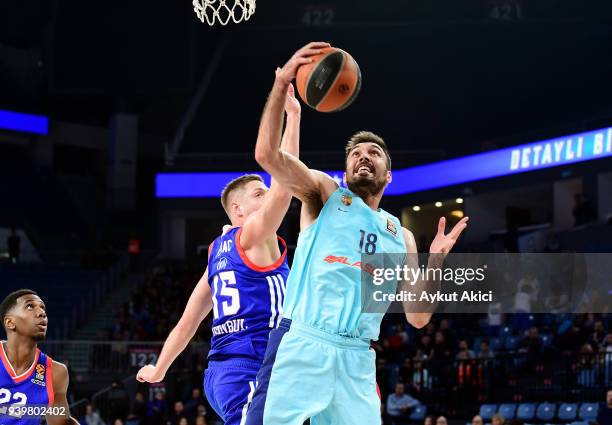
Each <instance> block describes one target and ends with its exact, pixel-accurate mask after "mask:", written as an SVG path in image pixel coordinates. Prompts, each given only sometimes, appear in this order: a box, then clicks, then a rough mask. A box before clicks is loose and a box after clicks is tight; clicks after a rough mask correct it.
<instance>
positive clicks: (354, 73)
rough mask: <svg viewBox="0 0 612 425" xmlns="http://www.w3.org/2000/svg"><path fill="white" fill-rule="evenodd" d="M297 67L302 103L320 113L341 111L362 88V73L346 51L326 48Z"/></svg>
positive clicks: (297, 81) (298, 87)
mask: <svg viewBox="0 0 612 425" xmlns="http://www.w3.org/2000/svg"><path fill="white" fill-rule="evenodd" d="M311 58H312V59H313V61H312V62H311V63H309V64H306V65H302V66H300V67H299V68H298V71H297V76H296V85H297V90H298V93H299V94H300V97H301V98H302V100H303V101H304V102H305V103H306V104H307V105H308V106H310V107H311V108H314V109H316V110H317V111H319V112H336V111H341V110H343V109H344V108H346V107H347V106H349V105H350V104H351V103H353V101H354V100H355V98H356V97H357V95H358V94H359V90H360V89H361V71H360V70H359V65H357V62H355V59H353V57H352V56H351V55H349V54H348V53H347V52H345V51H344V50H341V49H337V48H335V47H327V48H325V49H323V50H322V52H321V53H320V54H318V55H315V56H311Z"/></svg>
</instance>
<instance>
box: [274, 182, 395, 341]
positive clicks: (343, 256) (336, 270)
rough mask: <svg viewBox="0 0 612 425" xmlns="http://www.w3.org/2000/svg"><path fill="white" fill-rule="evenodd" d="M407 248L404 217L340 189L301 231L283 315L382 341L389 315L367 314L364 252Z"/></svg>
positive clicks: (393, 251)
mask: <svg viewBox="0 0 612 425" xmlns="http://www.w3.org/2000/svg"><path fill="white" fill-rule="evenodd" d="M401 253H406V244H405V242H404V236H403V232H402V226H401V224H400V222H399V220H398V219H397V218H396V217H394V216H392V215H391V214H389V213H387V212H386V211H383V210H382V209H378V210H377V211H374V210H372V209H371V208H370V207H369V206H368V205H366V204H365V202H364V201H363V200H362V199H361V198H360V197H358V196H357V195H355V194H354V193H353V192H351V191H350V190H348V189H344V188H338V190H336V191H335V192H334V193H333V194H332V195H331V196H330V197H329V199H328V200H327V202H326V203H325V205H324V206H323V208H322V209H321V212H320V213H319V217H318V218H317V219H316V220H315V222H314V223H312V225H311V226H310V227H309V228H307V229H306V230H305V231H303V232H302V233H301V234H300V237H299V239H298V244H297V249H296V251H295V256H294V259H293V265H292V268H291V273H290V274H289V279H288V281H287V292H286V294H285V302H284V304H283V309H284V313H283V317H285V318H288V319H291V320H292V321H295V322H300V323H303V324H306V325H309V326H311V327H313V328H317V329H320V330H323V331H325V332H328V333H332V334H337V335H343V336H349V337H353V338H360V339H365V340H370V339H372V340H377V339H378V334H379V331H380V322H381V321H382V317H383V314H378V313H362V307H361V260H362V254H364V255H366V256H367V255H368V254H370V255H371V254H401Z"/></svg>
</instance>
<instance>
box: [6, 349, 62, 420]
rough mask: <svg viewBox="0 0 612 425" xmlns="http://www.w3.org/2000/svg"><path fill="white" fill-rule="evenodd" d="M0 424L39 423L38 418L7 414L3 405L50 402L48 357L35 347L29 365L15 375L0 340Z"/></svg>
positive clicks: (51, 392)
mask: <svg viewBox="0 0 612 425" xmlns="http://www.w3.org/2000/svg"><path fill="white" fill-rule="evenodd" d="M0 346H2V347H1V348H0V358H1V359H2V365H1V366H0V424H2V425H40V419H38V418H23V419H21V418H19V417H15V416H8V413H9V412H8V409H7V406H10V405H15V404H27V405H32V404H36V405H49V404H53V375H52V370H53V369H52V365H53V361H52V360H51V357H48V356H47V355H46V354H45V353H43V352H41V351H40V350H39V349H38V348H37V349H36V357H35V359H34V363H33V364H32V366H31V367H30V368H29V369H28V370H27V371H25V372H24V373H22V374H21V375H16V374H15V371H14V370H13V367H12V366H11V364H10V363H9V361H8V358H7V356H6V353H5V352H4V344H3V343H2V342H0Z"/></svg>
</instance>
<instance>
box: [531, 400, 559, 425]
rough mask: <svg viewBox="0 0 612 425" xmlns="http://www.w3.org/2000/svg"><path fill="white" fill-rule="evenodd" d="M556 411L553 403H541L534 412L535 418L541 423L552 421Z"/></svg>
mask: <svg viewBox="0 0 612 425" xmlns="http://www.w3.org/2000/svg"><path fill="white" fill-rule="evenodd" d="M556 410H557V406H556V405H555V404H553V403H541V404H540V405H539V406H538V410H536V418H537V419H538V420H539V421H541V422H548V421H552V420H553V419H554V417H555V413H556Z"/></svg>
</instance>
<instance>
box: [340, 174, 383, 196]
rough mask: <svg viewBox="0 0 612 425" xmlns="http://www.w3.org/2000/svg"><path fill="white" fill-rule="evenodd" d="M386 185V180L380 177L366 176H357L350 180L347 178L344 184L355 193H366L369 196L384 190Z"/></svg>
mask: <svg viewBox="0 0 612 425" xmlns="http://www.w3.org/2000/svg"><path fill="white" fill-rule="evenodd" d="M386 185H387V180H386V179H384V178H381V179H380V180H376V179H370V178H368V177H365V176H364V177H361V176H357V177H355V178H352V179H351V180H348V179H347V182H346V186H347V187H348V188H349V189H350V190H351V192H354V193H356V194H358V195H359V194H367V195H370V196H376V195H378V194H379V193H380V192H381V191H383V190H384V188H385V186H386Z"/></svg>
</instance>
